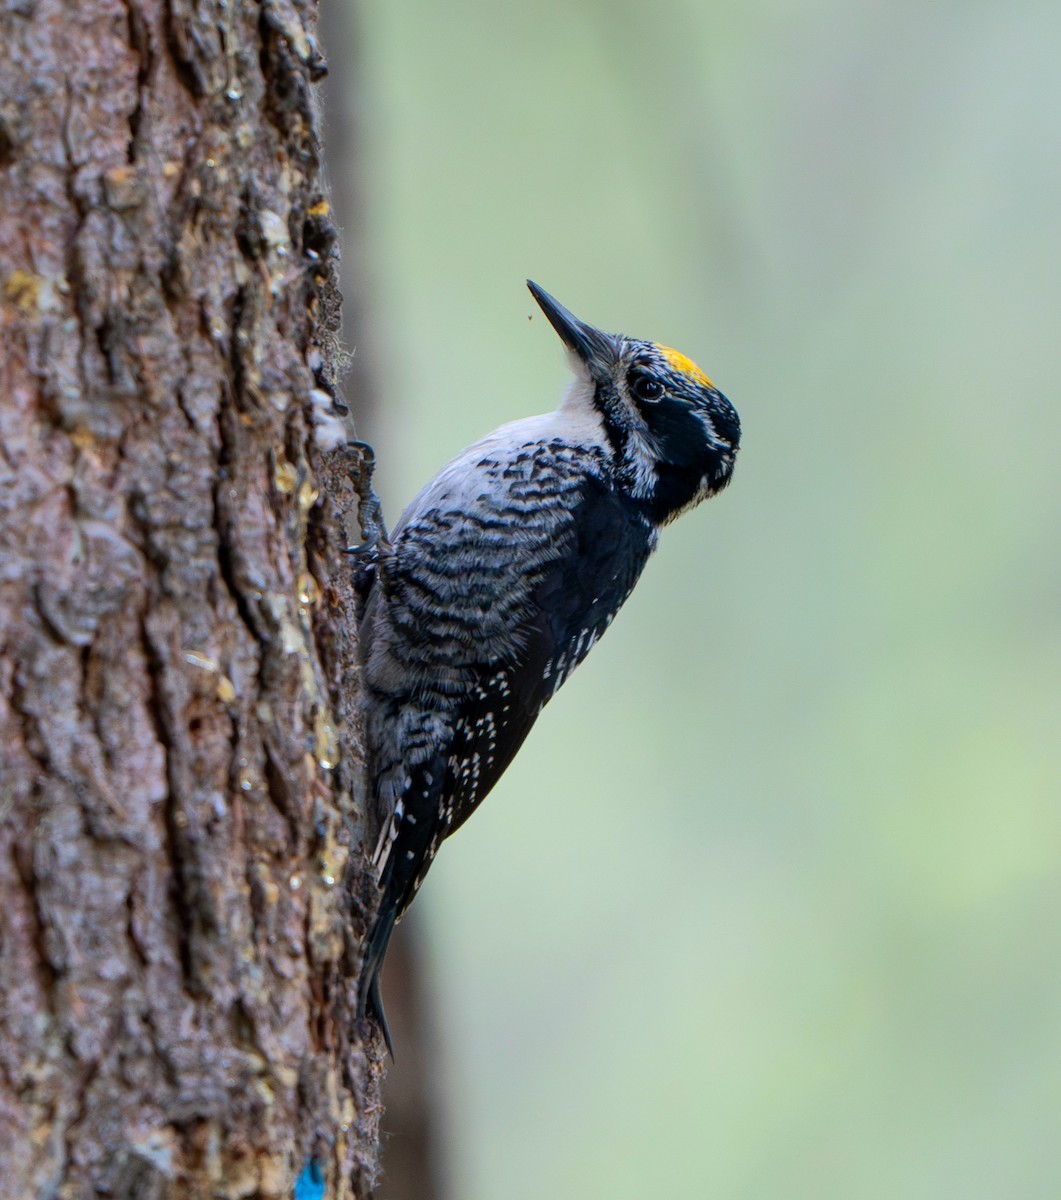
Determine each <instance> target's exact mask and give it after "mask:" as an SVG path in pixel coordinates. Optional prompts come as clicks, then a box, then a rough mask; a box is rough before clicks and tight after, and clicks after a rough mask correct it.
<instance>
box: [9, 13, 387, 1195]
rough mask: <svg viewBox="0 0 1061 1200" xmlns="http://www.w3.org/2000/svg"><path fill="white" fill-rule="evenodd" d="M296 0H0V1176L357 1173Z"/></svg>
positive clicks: (356, 795)
mask: <svg viewBox="0 0 1061 1200" xmlns="http://www.w3.org/2000/svg"><path fill="white" fill-rule="evenodd" d="M314 16H315V12H314V5H313V3H312V2H311V0H259V2H257V3H255V2H251V0H246V2H241V3H233V0H66V2H63V0H0V21H2V26H0V46H2V52H0V339H2V341H0V1163H2V1164H3V1165H2V1169H0V1196H3V1197H17V1198H19V1200H22V1198H24V1197H46V1196H58V1197H70V1198H73V1197H82V1196H93V1195H106V1196H115V1197H127V1196H128V1197H132V1196H136V1197H163V1196H174V1197H177V1196H180V1197H183V1196H190V1197H208V1196H209V1197H255V1196H256V1197H263V1198H264V1197H280V1196H287V1197H289V1196H291V1195H292V1191H293V1189H294V1188H295V1186H296V1182H297V1181H301V1182H300V1183H299V1187H300V1190H301V1193H302V1195H304V1196H313V1195H319V1194H321V1191H322V1184H326V1186H327V1195H328V1196H329V1197H331V1196H336V1197H338V1196H357V1197H362V1196H366V1195H368V1192H369V1189H370V1186H371V1183H372V1179H373V1175H374V1172H375V1156H376V1134H377V1130H376V1125H377V1120H378V1087H379V1075H380V1056H379V1046H378V1044H377V1043H376V1042H375V1041H373V1042H372V1044H371V1045H369V1046H362V1045H361V1044H360V1043H359V1042H358V1030H357V1028H356V1024H355V1022H354V1021H353V1019H352V1014H353V1009H354V980H355V968H356V965H357V964H356V960H357V954H358V946H357V934H358V933H359V932H360V930H361V929H362V928H363V925H364V912H363V907H362V904H361V900H363V891H362V889H363V888H364V887H365V886H366V885H365V883H364V877H363V872H362V870H361V868H362V865H363V856H362V852H361V844H362V842H363V840H364V838H363V834H364V830H363V828H362V820H363V804H362V803H361V798H362V796H363V786H362V780H361V777H360V773H359V772H360V761H359V747H358V744H357V739H356V723H355V721H354V719H353V713H352V708H351V705H352V704H353V701H354V698H355V691H356V668H355V667H354V665H353V664H354V646H353V643H352V637H353V634H352V631H351V628H350V625H349V621H348V615H349V614H348V609H347V606H348V604H349V601H350V597H349V595H348V594H347V592H346V591H345V585H344V583H343V575H342V572H341V571H340V570H339V568H338V567H337V565H336V564H339V563H340V559H341V555H340V553H339V551H340V549H341V546H342V544H343V542H344V537H345V535H344V532H343V527H342V526H343V516H344V510H345V508H346V506H347V504H348V503H350V502H352V492H351V487H350V484H349V482H348V480H347V477H346V474H345V463H344V461H343V456H342V454H341V453H340V452H333V453H325V452H323V451H322V450H321V448H320V442H319V439H315V430H316V431H317V432H318V433H319V431H320V428H321V426H320V425H319V424H317V423H316V422H317V419H318V418H321V419H323V420H324V422H325V426H324V427H325V428H326V430H327V431H328V433H329V434H334V432H335V428H336V426H335V420H334V417H332V416H330V415H329V412H328V409H329V405H330V397H329V393H330V392H331V390H332V380H333V367H334V358H335V355H336V351H335V348H334V345H333V340H334V339H333V337H332V330H334V327H335V309H336V305H337V294H336V290H335V288H334V284H333V282H332V273H333V263H332V251H333V242H334V229H333V226H332V224H331V222H330V220H329V216H328V205H327V201H326V199H325V197H324V195H323V193H322V190H321V183H320V178H319V165H320V164H319V155H318V140H317V129H316V119H315V110H314V103H313V98H312V93H313V86H312V85H313V81H314V79H315V77H316V76H317V75H318V74H319V73H320V66H321V64H320V60H319V57H318V55H317V53H316V51H315V49H314V43H313V41H312V38H311V32H310V31H311V28H312V22H313V19H314Z"/></svg>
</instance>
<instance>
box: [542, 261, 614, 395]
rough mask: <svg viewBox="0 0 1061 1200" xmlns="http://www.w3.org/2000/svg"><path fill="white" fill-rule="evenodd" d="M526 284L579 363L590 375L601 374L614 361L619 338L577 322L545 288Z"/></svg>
mask: <svg viewBox="0 0 1061 1200" xmlns="http://www.w3.org/2000/svg"><path fill="white" fill-rule="evenodd" d="M527 287H529V288H530V294H531V295H532V296H533V297H534V299H535V300H537V301H538V306H539V307H540V308H541V310H542V312H543V313H545V315H546V316H547V317H548V318H549V324H550V325H552V327H553V328H554V329H555V330H556V332H557V333H558V334H559V335H560V339H561V341H563V343H564V345H565V346H566V347H567V348H568V350H570V351H571V353H572V354H573V355H574V356H575V357H576V358H577V359H578V360H579V361H580V362H582V363H585V365H586V367H587V368H588V369H589V371H590V373H591V374H592V375H596V376H603V375H604V374H605V373H606V372H607V370H608V368H609V367H611V365H612V364H613V363H614V362H615V357H616V354H617V352H618V338H614V337H612V335H611V334H610V333H603V332H602V331H601V330H599V329H594V328H593V326H592V325H587V324H586V323H585V322H584V321H580V320H579V319H578V317H576V316H575V314H574V313H573V312H570V311H569V310H568V309H566V308H564V306H563V305H562V304H561V303H560V302H559V300H554V299H553V297H552V296H550V295H549V293H548V292H547V291H546V290H545V288H542V287H539V286H538V285H537V284H536V283H535V282H534V281H533V280H532V279H528V280H527Z"/></svg>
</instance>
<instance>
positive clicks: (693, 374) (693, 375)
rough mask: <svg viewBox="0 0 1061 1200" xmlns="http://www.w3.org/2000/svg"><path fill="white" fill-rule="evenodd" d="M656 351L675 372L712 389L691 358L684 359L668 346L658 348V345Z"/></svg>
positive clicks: (711, 384) (679, 352) (678, 352)
mask: <svg viewBox="0 0 1061 1200" xmlns="http://www.w3.org/2000/svg"><path fill="white" fill-rule="evenodd" d="M656 349H657V350H658V351H659V352H660V354H662V355H663V357H664V358H665V359H666V360H667V362H669V363H670V365H671V366H672V367H673V368H674V369H675V370H676V371H681V373H682V374H683V375H688V376H689V378H690V379H694V380H696V382H697V383H699V384H702V385H703V386H705V387H709V388H713V387H714V386H715V385H714V384H713V383H712V382H711V380H710V379H708V377H707V376H706V375H705V374H704V373H703V371H701V370H700V368H699V367H698V366H697V365H696V363H694V362H693V360H692V359H691V358H686V357H685V355H684V354H682V352H681V351H680V350H672V349H671V347H670V346H660V345H659V344H658V343H657V345H656Z"/></svg>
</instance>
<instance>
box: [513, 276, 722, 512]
mask: <svg viewBox="0 0 1061 1200" xmlns="http://www.w3.org/2000/svg"><path fill="white" fill-rule="evenodd" d="M527 286H528V287H529V288H530V291H531V295H532V296H533V297H534V299H535V300H536V301H537V302H538V304H539V306H540V307H541V310H542V312H544V313H545V315H546V317H548V318H549V322H550V324H551V325H552V327H553V328H554V329H555V330H556V332H557V333H558V334H559V335H560V339H561V340H562V341H563V343H564V345H565V347H566V348H567V352H568V361H569V362H570V364H571V368H572V370H573V371H574V373H575V386H574V387H573V388H572V389H571V392H570V393H569V394H568V398H567V400H566V401H565V404H566V405H568V406H572V407H581V408H585V407H586V406H589V407H590V408H591V409H592V410H593V412H594V413H595V415H596V416H597V417H598V418H599V421H600V425H601V427H602V430H603V434H604V437H605V439H606V441H607V443H608V445H607V448H608V450H609V451H610V452H611V454H612V456H613V459H614V463H615V470H616V478H617V480H618V482H619V485H620V486H621V487H622V488H623V490H624V491H626V492H627V494H628V495H629V496H630V498H631V499H632V500H633V501H635V502H636V503H637V504H638V505H639V506H641V507H642V508H643V509H644V510H645V511H646V513H647V514H648V515H649V517H650V518H651V519H652V520H653V522H654V523H655V524H657V525H665V524H667V523H668V522H669V521H672V520H674V518H675V517H677V516H679V515H680V514H681V513H683V512H685V511H686V509H689V508H691V507H693V506H694V505H695V504H698V503H699V502H700V501H701V500H706V499H707V498H708V497H709V496H712V495H714V493H715V492H718V491H721V490H722V488H724V487H725V486H726V484H727V483H729V481H730V477H731V475H732V473H733V465H734V462H735V460H736V456H737V449H738V447H739V445H740V418H739V417H738V416H737V411H736V409H735V408H734V407H733V405H732V404H730V402H729V401H728V400H727V399H726V397H725V396H724V395H723V394H722V393H721V392H720V391H719V390H718V388H717V387H715V385H714V384H713V383H712V382H711V380H710V379H709V378H708V377H707V375H706V374H705V373H704V372H703V371H701V370H700V368H699V367H698V366H697V365H696V363H694V362H693V361H692V359H690V358H686V356H685V355H684V354H682V353H680V352H679V351H677V350H673V349H671V347H669V346H664V345H661V344H660V343H658V342H648V341H643V340H641V339H640V338H631V337H625V336H623V335H622V334H613V333H604V332H603V331H602V330H600V329H596V328H594V327H593V326H592V325H587V324H586V323H585V322H584V321H580V320H579V319H578V317H576V316H575V315H574V314H573V313H572V312H570V311H569V310H568V309H566V308H565V307H564V306H563V305H562V304H560V303H559V302H558V301H557V300H555V299H554V298H553V297H552V296H550V295H549V293H548V292H547V291H545V289H544V288H541V287H539V286H538V285H537V284H536V283H533V282H531V281H530V280H528V281H527Z"/></svg>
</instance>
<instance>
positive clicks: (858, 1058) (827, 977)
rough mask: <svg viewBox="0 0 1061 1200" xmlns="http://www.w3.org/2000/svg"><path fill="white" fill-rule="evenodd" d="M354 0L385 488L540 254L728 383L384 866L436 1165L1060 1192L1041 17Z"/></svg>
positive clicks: (563, 287) (507, 375)
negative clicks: (419, 980) (401, 860)
mask: <svg viewBox="0 0 1061 1200" xmlns="http://www.w3.org/2000/svg"><path fill="white" fill-rule="evenodd" d="M358 23H359V31H358V33H359V37H358V43H359V59H360V64H359V66H358V68H357V77H358V79H359V86H360V89H361V90H360V94H359V96H358V104H359V106H360V124H361V137H362V140H361V145H360V147H359V149H358V152H357V153H358V158H357V171H358V176H359V179H360V188H361V194H362V201H363V214H364V215H363V223H362V227H361V231H360V235H359V237H360V243H361V244H360V249H359V250H358V251H357V254H358V257H359V258H360V259H361V262H360V264H359V267H358V271H359V274H358V277H357V278H358V282H359V288H358V291H359V292H360V295H359V296H355V297H354V299H355V302H356V303H357V304H358V305H359V306H360V307H361V308H362V317H361V321H360V324H359V326H358V330H359V332H358V347H357V349H358V352H359V354H361V355H362V356H363V360H362V361H363V363H367V365H368V367H369V369H370V370H374V372H375V374H376V376H377V378H378V380H379V391H380V394H381V396H382V399H383V405H384V408H383V410H382V411H381V412H380V413H379V414H378V415H377V417H376V419H374V420H373V421H372V422H371V427H369V428H365V427H363V432H364V433H365V434H366V435H367V436H369V437H370V438H371V439H372V440H373V441H374V442H375V443H376V447H377V451H378V453H379V459H380V463H381V467H380V472H379V476H380V477H379V483H380V486H381V490H382V491H383V494H384V497H385V500H386V502H387V509H388V512H389V514H390V516H391V519H392V520H393V519H395V518H396V516H397V514H398V512H399V511H400V510H401V508H402V507H403V506H404V504H405V503H406V502H407V501H408V500H409V498H411V496H412V495H413V493H414V492H415V491H416V490H417V488H418V487H419V486H420V484H421V483H422V482H423V481H424V480H425V479H427V478H428V477H429V476H430V475H431V474H432V473H434V471H436V470H437V469H438V468H439V467H440V466H441V465H442V463H443V462H444V461H445V460H446V459H448V458H449V457H450V456H451V455H452V454H454V453H456V452H457V451H458V450H460V449H461V448H462V447H463V446H465V445H466V444H468V443H469V442H471V441H473V440H474V439H475V438H477V437H478V436H480V435H481V434H483V433H485V432H486V431H487V430H489V429H490V428H492V427H493V426H495V425H497V424H500V423H501V422H503V421H507V420H511V419H514V418H516V417H519V416H523V415H528V414H530V413H533V412H539V411H544V410H546V409H549V408H552V407H554V405H555V403H556V401H557V400H558V398H559V396H560V393H561V391H562V389H563V387H564V385H565V368H564V365H563V355H562V353H561V350H560V346H559V343H558V341H557V339H556V337H555V335H554V334H553V332H552V331H551V329H550V328H549V326H548V324H547V323H546V322H545V321H544V319H543V318H542V317H541V316H540V314H539V313H538V312H537V310H536V308H535V306H534V304H533V302H532V300H531V298H530V296H529V295H528V294H527V292H526V290H525V289H524V286H523V280H524V278H525V277H526V276H528V275H530V276H531V277H532V278H534V279H536V280H538V281H539V282H540V283H542V284H543V285H544V286H545V287H547V288H548V289H549V290H550V291H552V292H553V293H554V294H555V295H556V296H557V297H558V298H559V299H560V300H562V301H563V302H564V303H565V304H567V305H568V306H569V307H571V308H572V309H573V310H574V311H575V312H576V313H577V314H579V315H580V316H582V317H584V318H585V319H587V320H589V321H591V322H593V323H595V324H598V325H600V326H602V327H604V328H606V329H612V330H621V331H624V332H628V333H631V334H636V335H638V336H643V337H648V338H652V339H656V340H660V341H663V342H666V343H667V344H669V345H673V346H677V347H678V348H680V349H681V350H682V351H684V352H686V353H687V354H689V355H690V356H691V357H693V358H694V359H695V360H696V361H697V362H698V363H699V364H700V365H701V366H702V367H703V368H704V369H705V370H706V371H707V372H708V373H709V374H710V375H711V377H712V378H713V379H714V380H715V381H716V382H717V383H718V385H719V386H720V387H721V388H722V389H723V390H724V391H725V392H726V393H727V394H728V395H729V396H730V398H731V399H732V400H733V402H734V403H735V405H736V406H737V408H738V409H739V411H740V413H741V416H742V418H743V423H744V447H743V449H742V451H741V456H740V459H739V461H738V465H737V471H736V476H735V480H734V483H733V485H732V487H731V488H730V490H729V491H728V492H727V493H725V494H723V495H722V496H721V497H719V498H718V499H716V500H714V501H712V502H711V503H709V504H708V505H706V506H704V507H703V508H701V509H699V510H697V511H696V512H695V513H693V514H691V515H689V516H688V517H686V518H684V519H683V520H682V521H681V522H680V523H679V524H678V525H676V526H674V527H673V528H671V529H669V530H667V532H666V535H665V537H664V539H663V544H662V547H661V550H660V552H659V554H658V555H657V557H656V558H655V559H654V560H653V562H652V563H650V565H649V568H648V570H647V572H646V574H645V576H644V578H643V580H642V582H641V584H640V585H639V587H638V590H637V591H636V592H635V594H634V596H633V598H632V599H631V600H630V602H629V603H628V605H627V607H626V608H625V609H624V611H623V613H622V614H621V616H620V618H619V619H618V620H617V622H616V623H615V626H614V627H613V629H612V631H611V632H610V633H609V635H608V637H607V638H605V639H604V641H603V643H602V644H601V645H600V646H599V647H598V648H597V649H596V650H594V652H593V654H592V655H591V656H590V659H589V660H588V662H587V663H586V665H585V666H583V667H582V668H581V670H580V671H579V672H578V673H577V674H576V676H575V678H574V679H573V680H572V681H571V682H570V683H569V684H568V685H567V686H566V687H565V688H564V690H563V691H562V692H561V694H560V695H559V696H558V697H557V699H556V700H555V701H554V702H553V703H552V705H551V706H550V707H549V708H548V709H547V710H546V712H545V714H544V715H543V717H542V718H541V720H540V722H539V725H538V727H537V728H536V730H535V732H534V733H533V734H532V736H531V738H530V740H529V741H528V743H527V745H526V747H525V749H524V751H523V752H522V754H521V755H520V757H519V758H518V759H517V761H516V763H515V765H514V766H513V768H512V769H511V770H510V771H509V773H508V775H507V776H506V777H505V779H504V780H503V782H502V783H501V784H500V785H499V786H498V788H497V789H496V791H495V792H494V793H493V795H492V796H491V798H490V800H489V801H488V802H487V804H486V805H485V806H484V808H483V810H482V811H481V812H480V814H479V815H478V816H476V818H475V819H474V820H473V821H471V822H470V824H469V825H468V826H467V827H466V828H465V829H464V830H462V831H461V833H460V834H459V835H458V836H457V837H456V838H455V839H453V841H451V842H449V843H448V844H447V846H446V849H445V850H444V851H443V853H442V854H441V855H440V857H439V860H438V862H437V863H436V865H435V866H434V868H433V870H432V874H431V880H430V882H429V884H428V885H427V887H426V888H425V890H424V892H423V893H422V897H421V899H420V900H419V901H418V904H417V909H418V910H421V915H422V916H423V917H425V918H426V920H427V925H428V928H429V941H430V947H431V950H430V953H431V962H432V968H433V972H434V975H435V977H436V978H437V987H438V993H439V999H438V1014H437V1018H436V1020H437V1026H438V1029H439V1030H440V1036H441V1038H442V1040H443V1045H444V1053H445V1067H446V1075H445V1110H446V1117H447V1121H448V1123H449V1134H450V1145H449V1151H448V1152H449V1157H450V1166H451V1172H452V1177H453V1185H454V1187H453V1193H454V1195H455V1196H456V1197H459V1198H460V1200H500V1198H502V1197H503V1198H504V1200H531V1198H534V1200H540V1198H541V1197H544V1196H548V1197H551V1198H553V1200H574V1198H576V1197H577V1198H582V1197H590V1196H593V1197H596V1196H607V1197H608V1198H609V1200H634V1198H635V1197H636V1198H638V1200H641V1198H643V1197H645V1196H648V1195H659V1196H665V1197H668V1198H669V1200H674V1198H677V1200H684V1198H685V1197H689V1198H697V1200H701V1198H703V1197H707V1196H710V1197H713V1198H714V1197H725V1198H730V1197H739V1198H748V1200H776V1198H778V1197H785V1198H786V1200H789V1198H793V1197H808V1198H809V1197H814V1198H816V1200H817V1198H820V1197H823V1196H827V1197H842V1198H844V1200H849V1198H857V1200H877V1198H880V1200H885V1198H887V1200H895V1198H896V1197H902V1198H903V1200H916V1198H920V1197H925V1198H926V1200H927V1198H930V1197H931V1198H932V1200H938V1198H939V1197H941V1196H948V1197H950V1196H961V1197H963V1200H968V1198H970V1197H983V1198H985V1200H987V1198H990V1200H997V1198H998V1197H1001V1196H1005V1197H1007V1198H1008V1197H1022V1198H1031V1197H1057V1196H1061V1137H1059V1136H1058V1122H1059V1112H1061V919H1059V910H1061V868H1059V849H1061V806H1059V800H1061V750H1059V728H1061V686H1059V681H1061V623H1059V619H1058V617H1059V607H1061V556H1059V553H1058V549H1059V545H1058V543H1059V525H1061V470H1059V465H1058V460H1059V454H1061V403H1059V401H1061V387H1059V366H1061V362H1059V360H1061V354H1059V344H1061V322H1059V317H1061V65H1059V64H1061V9H1059V8H1058V6H1057V5H1056V3H1054V2H1050V3H1046V2H1044V3H1035V2H1033V0H1010V2H1005V3H1003V2H995V3H977V2H975V0H972V2H957V0H951V2H947V0H941V2H939V3H929V4H925V3H924V2H923V0H922V2H919V3H913V2H911V0H905V2H903V0H900V2H898V3H896V2H895V0H892V2H890V3H870V2H865V3H852V2H847V3H845V2H843V0H810V2H809V3H802V4H798V5H797V4H792V3H781V2H770V0H752V2H751V3H747V2H745V3H739V4H738V3H734V2H729V3H717V4H713V5H704V4H699V3H693V2H692V0H658V2H657V3H655V4H653V5H651V6H650V5H642V4H635V3H632V2H630V0H625V2H620V3H613V4H605V3H602V2H584V3H580V4H574V5H573V4H571V3H570V2H568V3H560V2H558V0H547V2H540V3H537V4H508V3H502V4H496V3H495V4H488V3H485V2H484V0H452V2H451V3H449V4H447V5H444V6H441V5H434V4H429V3H426V2H425V0H420V2H418V3H409V4H380V5H363V6H361V8H360V12H359V19H358ZM331 153H332V156H333V158H334V156H335V149H334V147H333V148H332V150H331ZM528 318H531V319H528ZM385 1192H386V1189H385V1187H384V1196H385Z"/></svg>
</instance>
